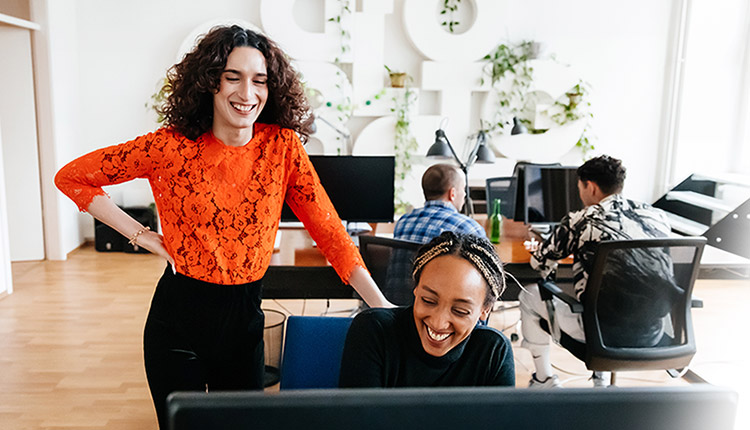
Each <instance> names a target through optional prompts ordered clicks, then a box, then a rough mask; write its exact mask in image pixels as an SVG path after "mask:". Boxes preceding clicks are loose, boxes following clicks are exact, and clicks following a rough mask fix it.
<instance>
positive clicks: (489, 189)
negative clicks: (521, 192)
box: [485, 176, 516, 219]
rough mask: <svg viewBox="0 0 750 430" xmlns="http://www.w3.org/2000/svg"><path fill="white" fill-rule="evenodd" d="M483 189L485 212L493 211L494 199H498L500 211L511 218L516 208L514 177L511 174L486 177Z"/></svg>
mask: <svg viewBox="0 0 750 430" xmlns="http://www.w3.org/2000/svg"><path fill="white" fill-rule="evenodd" d="M485 189H486V195H487V214H488V215H489V214H492V213H493V212H494V211H495V207H494V204H495V199H500V213H501V214H502V215H503V216H504V217H505V218H507V219H513V214H514V213H515V210H516V209H515V207H516V178H515V177H513V176H500V177H497V178H487V180H486V182H485Z"/></svg>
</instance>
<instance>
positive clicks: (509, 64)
mask: <svg viewBox="0 0 750 430" xmlns="http://www.w3.org/2000/svg"><path fill="white" fill-rule="evenodd" d="M534 46H535V44H534V42H531V41H523V42H521V43H520V44H518V45H516V46H510V45H506V44H500V45H498V46H497V47H496V48H495V49H494V50H493V51H492V52H491V53H489V54H487V55H485V56H484V61H485V62H486V63H487V64H486V65H485V67H484V68H483V70H482V72H483V73H482V74H483V76H482V78H481V81H480V84H482V85H484V83H485V78H488V79H490V83H491V84H492V87H493V90H494V91H496V93H497V96H498V97H497V106H496V113H497V118H496V121H494V123H493V124H492V128H491V130H490V131H491V132H500V133H510V129H511V128H512V127H513V118H518V120H519V121H520V122H522V123H523V124H524V125H525V126H526V127H527V128H529V129H531V121H530V119H529V118H530V117H531V112H530V111H529V110H530V109H529V108H530V106H529V105H528V103H527V102H528V94H529V90H530V88H531V85H532V80H533V76H532V72H533V68H532V67H531V66H530V64H529V62H528V60H529V59H530V53H531V52H532V50H533V49H535V48H534ZM510 76H512V81H511V82H510V85H504V86H503V87H502V88H500V87H499V86H498V84H499V83H500V82H501V80H503V79H504V78H506V77H510Z"/></svg>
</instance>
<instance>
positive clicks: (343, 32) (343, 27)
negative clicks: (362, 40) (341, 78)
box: [328, 0, 352, 66]
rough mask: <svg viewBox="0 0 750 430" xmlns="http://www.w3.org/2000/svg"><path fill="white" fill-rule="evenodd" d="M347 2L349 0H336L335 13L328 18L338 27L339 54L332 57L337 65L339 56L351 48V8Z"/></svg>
mask: <svg viewBox="0 0 750 430" xmlns="http://www.w3.org/2000/svg"><path fill="white" fill-rule="evenodd" d="M349 2H350V0H338V4H339V10H338V11H337V13H336V15H334V16H332V17H330V18H328V22H333V23H335V24H336V25H337V27H338V34H339V54H338V56H337V57H336V58H335V59H334V63H336V65H337V66H340V65H341V57H342V56H343V55H345V54H346V53H347V52H350V51H351V50H352V46H351V43H352V35H351V32H350V31H349V25H350V23H351V15H352V10H351V9H350V7H349Z"/></svg>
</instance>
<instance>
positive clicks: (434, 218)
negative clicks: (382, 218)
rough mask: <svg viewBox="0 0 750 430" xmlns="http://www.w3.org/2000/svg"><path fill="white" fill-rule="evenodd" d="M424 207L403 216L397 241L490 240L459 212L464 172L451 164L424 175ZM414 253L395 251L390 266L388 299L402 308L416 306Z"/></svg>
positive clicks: (396, 232)
mask: <svg viewBox="0 0 750 430" xmlns="http://www.w3.org/2000/svg"><path fill="white" fill-rule="evenodd" d="M422 191H423V192H424V197H425V200H426V201H425V204H424V207H422V208H419V209H414V210H413V211H411V212H409V213H408V214H406V215H404V216H402V217H401V218H400V219H399V220H398V222H396V227H395V228H394V230H393V237H394V238H395V239H401V240H409V241H412V242H419V243H427V242H429V241H430V240H432V239H433V238H434V237H437V236H440V233H442V232H444V231H452V232H454V233H464V234H472V235H475V236H479V237H485V238H486V237H487V233H486V232H485V231H484V228H482V226H480V225H479V223H477V222H476V221H474V220H473V219H471V218H469V217H467V216H466V215H463V214H461V213H459V211H460V210H461V208H462V207H463V205H464V200H465V197H466V179H465V177H464V174H463V172H462V171H460V170H458V168H456V167H455V166H452V165H450V164H435V165H434V166H431V167H430V168H429V169H427V171H425V172H424V175H422ZM413 257H414V253H413V252H412V251H407V250H404V249H397V250H394V251H393V253H392V254H391V257H390V262H389V263H388V273H387V275H386V282H385V285H381V287H382V290H383V294H384V295H385V296H386V297H387V298H388V300H389V301H390V302H391V303H393V304H396V305H399V306H409V305H411V304H412V303H414V292H413V290H414V281H413V279H412V276H411V267H412V258H413Z"/></svg>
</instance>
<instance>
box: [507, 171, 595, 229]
mask: <svg viewBox="0 0 750 430" xmlns="http://www.w3.org/2000/svg"><path fill="white" fill-rule="evenodd" d="M577 169H578V168H577V167H568V166H536V165H527V166H525V167H524V169H523V177H524V179H523V188H519V190H521V189H522V190H523V194H524V197H523V200H524V202H523V208H524V211H523V212H524V214H523V216H524V219H523V221H524V222H525V223H527V224H557V223H559V222H560V220H561V219H562V218H563V217H564V216H565V215H567V214H568V213H570V212H574V211H577V210H580V209H583V202H582V201H581V197H580V196H579V193H578V174H577V173H576V170H577Z"/></svg>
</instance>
